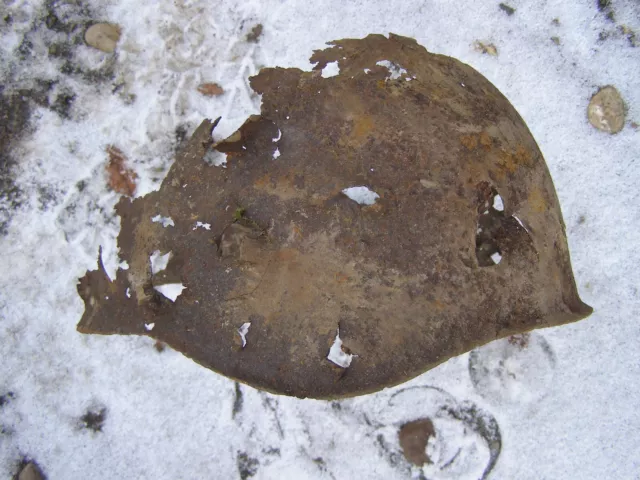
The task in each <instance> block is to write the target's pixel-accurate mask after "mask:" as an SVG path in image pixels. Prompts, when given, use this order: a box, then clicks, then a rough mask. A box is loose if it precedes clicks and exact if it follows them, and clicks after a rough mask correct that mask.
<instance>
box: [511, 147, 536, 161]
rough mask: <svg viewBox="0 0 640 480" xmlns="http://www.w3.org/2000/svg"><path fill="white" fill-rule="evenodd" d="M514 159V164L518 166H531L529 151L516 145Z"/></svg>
mask: <svg viewBox="0 0 640 480" xmlns="http://www.w3.org/2000/svg"><path fill="white" fill-rule="evenodd" d="M514 156H515V158H516V162H517V163H518V164H520V165H527V166H531V164H532V163H533V162H532V158H531V153H529V151H528V150H527V149H526V148H524V146H523V145H518V148H517V149H516V153H515V154H514Z"/></svg>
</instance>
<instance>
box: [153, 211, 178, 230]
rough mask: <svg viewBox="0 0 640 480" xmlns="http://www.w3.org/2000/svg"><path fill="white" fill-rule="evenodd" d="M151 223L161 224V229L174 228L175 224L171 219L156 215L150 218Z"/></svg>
mask: <svg viewBox="0 0 640 480" xmlns="http://www.w3.org/2000/svg"><path fill="white" fill-rule="evenodd" d="M151 221H152V222H153V223H161V224H162V226H163V227H165V228H166V227H175V226H176V224H175V223H173V219H172V218H171V217H163V216H162V215H160V214H158V215H156V216H155V217H151Z"/></svg>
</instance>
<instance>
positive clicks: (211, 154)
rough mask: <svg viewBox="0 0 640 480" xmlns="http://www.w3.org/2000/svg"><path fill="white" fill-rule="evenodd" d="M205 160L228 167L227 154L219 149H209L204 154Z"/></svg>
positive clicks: (216, 165) (214, 164)
mask: <svg viewBox="0 0 640 480" xmlns="http://www.w3.org/2000/svg"><path fill="white" fill-rule="evenodd" d="M204 161H205V162H207V163H208V164H209V165H212V166H214V167H222V168H227V154H226V153H222V152H219V151H217V150H213V149H212V150H209V151H208V152H207V153H206V154H205V156H204Z"/></svg>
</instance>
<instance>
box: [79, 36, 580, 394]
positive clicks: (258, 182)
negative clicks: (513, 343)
mask: <svg viewBox="0 0 640 480" xmlns="http://www.w3.org/2000/svg"><path fill="white" fill-rule="evenodd" d="M332 45H333V46H332V47H331V48H328V49H326V50H321V51H316V52H315V53H314V55H313V56H312V59H311V60H312V62H315V63H317V64H316V66H315V67H314V69H313V71H311V72H303V71H301V70H298V69H295V68H289V69H283V68H266V69H263V70H262V71H261V72H260V73H259V74H258V75H257V76H255V77H252V78H251V85H252V87H253V89H254V90H255V91H256V92H257V93H259V94H262V111H261V113H260V115H255V116H252V117H250V118H249V119H248V120H247V122H245V124H244V125H243V126H242V127H241V128H240V129H239V130H238V131H237V132H236V133H235V134H233V135H232V136H231V137H229V138H227V139H225V140H223V141H220V142H218V143H215V144H214V143H213V141H212V137H211V133H212V130H213V129H214V128H215V123H212V122H210V121H209V120H205V121H204V122H203V123H202V125H200V127H199V128H198V129H197V130H196V132H195V133H194V134H193V136H192V137H191V139H190V141H189V142H188V143H187V145H186V147H185V149H184V150H183V151H182V152H180V153H179V154H178V156H177V158H176V161H175V163H174V164H173V166H172V167H171V170H170V171H169V174H168V176H167V178H166V179H165V180H164V182H163V184H162V186H161V188H160V190H159V191H158V192H154V193H151V194H149V195H147V196H145V197H143V198H138V199H135V200H133V201H132V200H130V199H127V198H123V199H122V200H121V201H120V202H119V204H118V205H117V212H118V214H119V215H120V217H121V232H120V236H119V237H118V246H119V248H120V254H121V257H122V259H123V260H126V261H127V263H128V264H129V269H128V270H118V272H117V277H116V279H115V280H114V281H111V280H110V279H109V278H108V277H107V275H106V273H105V271H104V268H103V266H102V264H101V263H99V269H98V270H96V271H91V272H87V274H86V275H85V277H84V278H82V279H81V281H80V284H79V286H78V291H79V293H80V295H81V297H82V298H83V300H84V302H85V312H84V315H83V317H82V319H81V321H80V323H79V324H78V330H79V331H81V332H84V333H99V334H116V333H117V334H136V335H147V336H150V337H153V338H155V339H157V340H158V341H161V342H163V343H166V344H168V345H170V346H171V347H173V348H174V349H176V350H179V351H181V352H183V353H184V354H185V355H187V356H188V357H190V358H192V359H193V360H194V361H196V362H198V363H200V364H201V365H203V366H205V367H207V368H210V369H212V370H215V371H217V372H219V373H221V374H223V375H226V376H228V377H230V378H233V379H236V380H239V381H243V382H246V383H248V384H250V385H253V386H255V387H257V388H262V389H265V390H268V391H271V392H276V393H281V394H287V395H295V396H299V397H315V398H339V397H346V396H353V395H358V394H364V393H368V392H374V391H377V390H380V389H381V388H384V387H387V386H391V385H395V384H398V383H401V382H404V381H406V380H408V379H410V378H412V377H414V376H416V375H419V374H420V373H422V372H424V371H426V370H428V369H430V368H433V367H434V366H436V365H438V364H439V363H441V362H443V361H445V360H447V359H449V358H451V357H452V356H454V355H459V354H461V353H464V352H466V351H468V350H470V349H473V348H475V347H477V346H479V345H481V344H484V343H486V342H489V341H491V340H494V339H496V338H501V337H505V336H510V335H514V334H518V333H523V332H526V331H528V330H531V329H533V328H540V327H547V326H554V325H560V324H563V323H566V322H571V321H575V320H579V319H581V318H584V317H585V316H587V315H589V314H590V313H591V311H592V310H591V308H590V307H589V306H587V305H585V304H584V303H582V301H581V300H580V298H579V297H578V294H577V291H576V285H575V282H574V279H573V274H572V271H571V265H570V261H569V252H568V248H567V242H566V238H565V233H564V223H563V221H562V215H561V212H560V207H559V205H558V200H557V197H556V193H555V190H554V188H553V183H552V182H551V178H550V176H549V172H548V170H547V167H546V165H545V163H544V159H543V158H542V155H541V153H540V151H539V149H538V147H537V145H536V143H535V141H534V139H533V137H532V136H531V134H530V132H529V130H528V129H527V127H526V125H525V124H524V122H523V121H522V119H521V118H520V116H519V115H518V113H517V112H516V111H515V109H514V108H513V107H512V106H511V105H510V104H509V102H508V101H507V99H506V98H504V96H503V95H502V94H500V92H499V91H498V90H497V89H496V88H495V87H494V86H493V85H492V84H491V83H490V82H489V81H487V80H486V79H485V78H484V77H482V76H481V75H480V74H479V73H477V72H476V71H475V70H473V69H472V68H470V67H469V66H467V65H465V64H463V63H461V62H459V61H457V60H455V59H453V58H449V57H445V56H442V55H434V54H431V53H429V52H427V51H426V50H425V49H424V48H423V47H421V46H420V45H418V44H417V43H416V42H415V41H414V40H412V39H409V38H404V37H400V36H397V35H390V37H389V38H386V37H384V36H381V35H370V36H368V37H366V38H364V39H360V40H356V39H345V40H339V41H336V42H334V43H333V44H332ZM383 60H388V61H389V62H391V63H392V64H394V65H396V66H397V67H399V69H398V72H400V73H397V72H396V73H397V74H396V73H394V72H391V71H390V70H389V69H388V68H386V67H381V66H379V65H376V63H377V62H379V61H383ZM333 61H336V62H338V64H339V67H340V74H339V75H337V76H334V77H330V78H322V76H321V75H320V72H321V71H322V69H323V68H324V66H325V65H326V64H327V63H329V62H333ZM365 69H366V70H365ZM400 69H402V70H400ZM392 73H393V74H392ZM276 148H277V149H278V152H279V154H280V155H279V156H277V155H274V152H276ZM212 154H216V155H217V154H220V155H222V154H226V155H227V157H226V159H227V163H226V165H225V168H222V167H216V166H212V165H209V164H208V163H207V162H206V161H205V160H204V158H205V156H208V155H212ZM351 187H362V189H361V190H362V191H363V192H365V193H366V191H367V189H368V190H369V191H370V196H369V197H367V198H369V200H367V201H366V202H365V204H360V203H358V201H355V200H353V199H352V198H349V197H348V196H347V195H346V194H345V193H343V191H344V190H345V189H347V188H351ZM373 194H375V195H373ZM498 194H499V195H500V197H501V198H502V200H503V201H504V208H502V209H496V208H494V206H493V205H492V202H493V201H494V199H495V197H496V195H498ZM376 195H377V196H376ZM371 199H374V200H371ZM158 216H160V217H162V218H171V220H172V222H173V225H167V226H164V224H163V223H161V222H159V221H157V218H159V217H158ZM154 218H156V220H153V219H154ZM204 225H208V227H207V228H205V227H204ZM525 225H526V227H525ZM156 250H160V251H161V252H162V253H163V254H164V253H166V252H169V251H170V252H172V256H171V258H170V260H169V263H168V265H167V267H166V269H165V270H163V271H162V272H159V273H153V272H152V270H151V266H150V260H149V256H150V255H151V254H152V253H153V252H154V251H156ZM496 253H499V256H500V258H499V262H498V263H496V262H497V260H496V259H498V256H496V255H495V254H496ZM165 284H178V285H182V286H183V287H185V288H184V290H182V292H181V294H180V295H179V296H178V297H177V298H176V299H175V301H172V300H171V299H169V298H167V297H166V296H165V295H164V294H162V293H161V292H160V291H159V287H161V286H162V285H165ZM160 290H162V289H161V288H160ZM245 323H250V327H249V330H248V333H246V345H244V346H243V344H242V343H241V341H240V340H241V338H240V335H239V334H238V329H239V328H240V327H241V326H242V325H244V324H245ZM145 324H146V325H151V324H154V327H153V329H151V330H149V329H148V328H146V327H145ZM338 329H339V337H340V341H341V342H342V343H341V344H340V345H338V347H335V345H336V343H335V342H336V332H337V331H338ZM336 348H340V350H337V351H336ZM330 349H334V351H333V354H336V353H341V354H342V355H351V354H353V355H354V356H353V357H352V358H351V362H350V363H349V365H348V367H346V368H343V367H340V366H338V365H337V364H336V363H334V362H332V361H330V360H329V359H328V356H329V354H330Z"/></svg>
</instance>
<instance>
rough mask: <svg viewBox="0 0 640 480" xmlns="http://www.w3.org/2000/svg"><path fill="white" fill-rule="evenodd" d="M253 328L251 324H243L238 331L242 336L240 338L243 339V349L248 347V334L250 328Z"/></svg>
mask: <svg viewBox="0 0 640 480" xmlns="http://www.w3.org/2000/svg"><path fill="white" fill-rule="evenodd" d="M250 326H251V322H246V323H243V324H242V326H241V327H240V328H239V329H238V333H239V334H240V338H241V339H242V348H244V347H246V346H247V334H248V333H249V327H250Z"/></svg>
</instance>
